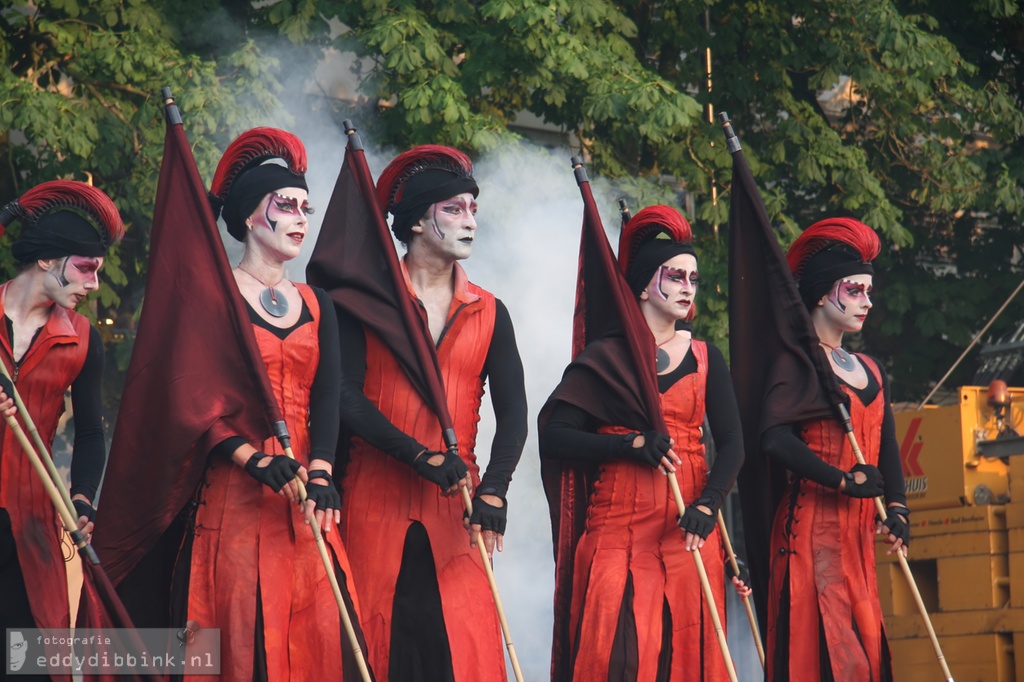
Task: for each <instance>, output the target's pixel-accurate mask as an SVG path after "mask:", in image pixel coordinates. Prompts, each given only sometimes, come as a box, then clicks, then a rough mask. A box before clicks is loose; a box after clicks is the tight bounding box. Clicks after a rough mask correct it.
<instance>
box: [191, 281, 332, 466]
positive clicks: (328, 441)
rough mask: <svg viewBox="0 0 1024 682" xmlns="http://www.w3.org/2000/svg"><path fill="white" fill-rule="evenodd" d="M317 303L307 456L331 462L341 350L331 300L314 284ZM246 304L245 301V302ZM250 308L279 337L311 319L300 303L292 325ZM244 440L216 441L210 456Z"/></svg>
mask: <svg viewBox="0 0 1024 682" xmlns="http://www.w3.org/2000/svg"><path fill="white" fill-rule="evenodd" d="M313 293H314V295H315V296H316V300H317V303H318V304H319V306H320V324H319V327H318V329H317V343H318V344H319V346H320V359H319V361H318V362H317V366H316V374H315V375H314V376H313V384H312V386H310V389H309V425H308V427H309V459H310V460H314V459H322V460H324V461H327V462H330V463H332V464H333V463H334V454H335V447H336V445H337V443H338V431H339V428H340V427H339V424H338V418H337V415H338V411H339V409H340V404H341V350H340V345H339V343H338V321H337V319H336V315H335V313H334V303H333V302H332V301H331V299H330V297H329V296H328V295H327V292H325V291H324V290H323V289H319V288H317V287H313ZM247 305H248V303H247ZM248 308H249V319H250V320H251V321H252V322H253V324H258V325H260V326H261V327H263V328H264V329H267V330H268V331H270V332H271V333H273V334H275V335H277V336H278V337H280V338H287V336H288V335H289V334H291V333H292V332H293V331H295V330H296V329H298V328H299V327H301V326H302V325H304V324H308V323H309V322H310V321H311V320H312V319H313V316H312V313H311V312H310V311H309V309H308V308H307V307H306V306H305V304H303V311H302V315H301V316H300V317H299V321H298V322H296V323H295V325H294V326H292V327H290V328H288V329H282V328H280V327H276V326H274V325H272V324H270V323H268V322H267V321H266V320H264V319H263V318H262V317H260V316H259V314H258V313H257V312H256V311H254V310H253V309H252V306H248ZM245 443H246V440H245V439H244V438H242V437H241V436H232V437H230V438H226V439H224V440H222V441H221V442H219V443H217V445H216V446H214V448H213V449H212V451H211V455H212V456H213V457H225V458H226V457H231V455H232V453H234V451H235V450H237V449H238V448H239V447H241V446H242V445H245Z"/></svg>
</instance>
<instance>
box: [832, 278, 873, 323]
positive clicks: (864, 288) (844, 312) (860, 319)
mask: <svg viewBox="0 0 1024 682" xmlns="http://www.w3.org/2000/svg"><path fill="white" fill-rule="evenodd" d="M872 281H873V278H872V276H871V275H851V276H849V277H844V278H843V279H840V280H837V281H836V283H835V286H833V287H832V290H831V291H830V292H829V293H828V294H827V295H826V296H825V297H824V299H822V302H823V303H824V312H825V317H826V319H828V320H829V321H830V322H831V323H832V324H834V325H835V326H836V328H837V329H839V330H840V331H844V332H856V331H860V330H861V328H862V327H863V326H864V321H865V320H866V319H867V317H868V311H869V310H871V307H872V303H871V293H872V291H873V289H872Z"/></svg>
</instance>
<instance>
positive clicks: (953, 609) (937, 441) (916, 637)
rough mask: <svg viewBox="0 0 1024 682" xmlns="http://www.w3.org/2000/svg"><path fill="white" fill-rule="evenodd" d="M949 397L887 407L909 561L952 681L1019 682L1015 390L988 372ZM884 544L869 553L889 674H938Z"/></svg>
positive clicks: (1022, 503) (904, 677) (1023, 499)
mask: <svg viewBox="0 0 1024 682" xmlns="http://www.w3.org/2000/svg"><path fill="white" fill-rule="evenodd" d="M957 393H958V397H959V400H958V402H957V403H955V404H952V405H948V406H943V407H934V406H926V407H924V408H922V409H907V410H902V411H900V410H898V408H897V411H896V413H895V416H896V434H897V438H898V440H899V443H900V458H901V460H902V462H903V473H904V476H905V478H906V483H907V497H908V506H909V507H910V509H911V511H912V513H911V517H910V525H911V544H910V555H909V559H910V566H911V568H912V570H913V573H914V576H915V578H916V581H917V584H918V587H919V589H920V591H921V595H922V597H923V599H924V602H925V605H926V606H927V607H928V612H929V613H930V615H931V619H932V624H933V625H934V627H935V631H936V634H937V635H938V638H939V642H940V643H941V646H942V650H943V653H944V655H945V658H946V661H947V663H948V665H949V667H950V670H951V671H952V673H953V676H954V678H955V679H956V680H957V681H958V682H968V681H975V680H976V681H978V682H982V681H984V682H1004V681H1005V682H1009V681H1012V680H1020V681H1024V437H1022V436H1021V435H1020V434H1022V433H1024V388H1007V386H1006V384H1005V383H1003V382H1002V381H998V380H997V381H994V382H992V384H990V385H989V386H965V387H962V388H960V389H959V390H958V392H957ZM886 547H887V546H886V545H885V544H884V543H882V542H881V541H879V543H878V544H877V546H876V556H877V559H878V569H879V570H878V582H879V596H880V599H881V602H882V610H883V612H884V614H885V629H886V633H887V635H888V638H889V645H890V648H891V650H892V659H893V674H894V676H895V679H897V680H900V682H905V681H908V680H922V681H924V680H928V681H931V680H936V679H940V678H941V675H940V672H939V668H938V666H937V663H936V656H935V653H934V650H933V648H932V645H931V643H930V641H929V639H928V635H927V631H926V629H925V624H924V622H923V620H922V618H921V616H920V615H919V613H918V610H917V607H916V606H915V603H914V601H913V598H912V596H911V592H910V589H909V587H908V585H907V582H906V579H905V578H904V576H903V573H902V571H901V570H900V568H899V566H898V565H897V564H896V562H895V561H894V559H893V557H891V556H887V555H886V553H885V550H886ZM1015 653H1017V655H1015Z"/></svg>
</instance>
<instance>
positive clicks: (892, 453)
mask: <svg viewBox="0 0 1024 682" xmlns="http://www.w3.org/2000/svg"><path fill="white" fill-rule="evenodd" d="M876 364H878V363H877V361H876ZM880 366H881V365H880V364H879V367H880ZM876 386H877V384H876ZM868 388H870V386H869V387H868ZM876 390H877V389H876ZM881 393H882V395H881V399H882V400H884V401H885V406H884V410H885V412H884V416H883V418H882V433H881V439H880V446H879V452H878V470H879V471H880V472H881V474H882V477H883V478H884V479H885V499H886V501H888V502H899V503H901V504H906V501H907V498H906V493H905V486H904V481H903V464H902V462H900V448H899V442H898V441H897V440H896V420H895V418H894V417H893V414H892V407H890V405H891V401H890V391H889V378H888V376H887V375H886V374H885V372H882V391H881ZM875 399H876V400H877V399H878V397H876V398H875ZM797 429H799V425H794V424H782V425H779V426H775V427H772V428H771V429H768V430H767V431H765V433H764V434H763V435H762V436H761V447H762V448H763V449H764V451H765V453H766V454H768V456H770V457H772V458H774V459H775V460H776V461H778V462H779V464H781V465H782V466H784V467H785V468H787V469H789V470H790V471H792V472H793V473H795V474H796V475H798V476H801V477H803V478H807V479H810V480H812V481H814V482H816V483H819V484H821V485H824V486H827V487H829V488H838V487H839V484H840V482H841V481H842V478H843V473H844V472H843V471H842V470H841V469H839V468H838V467H834V466H832V465H831V464H829V463H827V462H825V461H824V460H822V459H821V458H820V457H819V456H818V455H817V454H816V453H814V452H813V451H812V450H811V449H810V448H809V447H807V444H806V443H804V442H803V441H802V440H801V439H800V437H799V436H798V435H797Z"/></svg>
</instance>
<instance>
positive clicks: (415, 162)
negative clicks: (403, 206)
mask: <svg viewBox="0 0 1024 682" xmlns="http://www.w3.org/2000/svg"><path fill="white" fill-rule="evenodd" d="M433 168H439V169H443V170H447V171H450V172H452V173H455V174H456V175H461V176H462V177H464V178H469V177H472V176H473V162H472V161H471V160H470V159H469V157H468V156H466V155H465V154H463V153H462V152H460V151H459V150H458V149H452V148H451V147H445V146H443V145H439V144H424V145H420V146H419V147H413V148H412V149H410V150H408V151H405V152H402V153H401V154H399V155H398V156H396V157H395V158H394V160H393V161H392V162H391V163H389V164H388V167H387V168H385V169H384V172H383V173H381V174H380V178H378V179H377V201H378V203H379V204H380V206H381V208H383V209H384V211H389V210H390V209H391V207H392V206H394V205H395V204H396V203H397V202H399V201H401V199H402V186H403V185H404V184H405V181H406V180H408V179H409V178H411V177H412V176H414V175H416V174H417V173H419V172H420V171H425V170H429V169H433Z"/></svg>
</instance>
